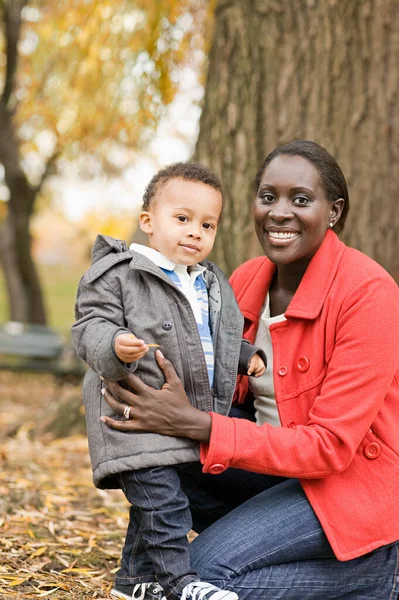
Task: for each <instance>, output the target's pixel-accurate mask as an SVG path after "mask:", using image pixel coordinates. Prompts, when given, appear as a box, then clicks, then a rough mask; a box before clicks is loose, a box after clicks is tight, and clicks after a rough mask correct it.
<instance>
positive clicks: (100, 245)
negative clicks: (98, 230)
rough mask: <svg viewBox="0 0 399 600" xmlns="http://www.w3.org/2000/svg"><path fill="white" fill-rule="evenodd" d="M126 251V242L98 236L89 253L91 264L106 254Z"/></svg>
mask: <svg viewBox="0 0 399 600" xmlns="http://www.w3.org/2000/svg"><path fill="white" fill-rule="evenodd" d="M127 249H128V248H127V245H126V242H124V241H122V240H116V239H115V238H112V237H110V236H108V235H98V236H97V237H96V239H95V242H94V245H93V248H92V251H91V264H92V265H94V264H95V263H96V262H97V261H99V260H100V259H101V258H104V256H107V255H108V254H111V253H112V254H116V253H118V252H125V251H126V250H127Z"/></svg>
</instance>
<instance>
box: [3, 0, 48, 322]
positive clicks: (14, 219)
mask: <svg viewBox="0 0 399 600" xmlns="http://www.w3.org/2000/svg"><path fill="white" fill-rule="evenodd" d="M25 4H26V0H13V1H10V0H8V1H6V2H4V4H3V16H4V22H5V34H6V56H7V67H6V79H5V84H4V90H3V94H2V97H1V100H0V162H1V163H2V164H3V166H4V173H5V182H6V184H7V187H8V189H9V192H10V199H9V202H8V215H7V219H6V220H5V222H3V223H2V224H1V226H0V250H1V265H2V267H3V270H4V273H5V281H6V287H7V292H8V297H9V312H10V315H9V316H10V319H11V320H15V321H23V322H29V323H41V324H45V323H46V311H45V307H44V301H43V295H42V291H41V287H40V282H39V277H38V274H37V271H36V268H35V264H34V261H33V258H32V253H31V234H30V227H29V224H30V218H31V216H32V212H33V206H34V201H35V198H36V194H37V189H35V188H33V187H32V186H31V185H30V184H29V182H28V180H27V177H26V175H25V174H24V172H23V171H22V169H21V167H20V159H19V147H18V142H17V138H16V133H15V128H14V123H13V104H14V103H15V99H14V97H13V93H14V85H15V74H16V69H17V59H18V50H17V48H18V40H19V35H20V28H21V13H22V8H23V6H24V5H25Z"/></svg>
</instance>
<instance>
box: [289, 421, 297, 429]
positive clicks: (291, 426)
mask: <svg viewBox="0 0 399 600" xmlns="http://www.w3.org/2000/svg"><path fill="white" fill-rule="evenodd" d="M287 427H289V428H290V429H295V427H296V423H295V421H290V422H289V423H287Z"/></svg>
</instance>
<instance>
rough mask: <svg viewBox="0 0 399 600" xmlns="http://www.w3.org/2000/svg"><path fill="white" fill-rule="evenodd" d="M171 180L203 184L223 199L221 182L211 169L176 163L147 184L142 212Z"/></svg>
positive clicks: (198, 164)
mask: <svg viewBox="0 0 399 600" xmlns="http://www.w3.org/2000/svg"><path fill="white" fill-rule="evenodd" d="M171 179H184V180H186V181H198V182H200V183H205V184H206V185H210V186H211V187H213V188H214V189H215V190H217V191H218V192H220V194H221V196H222V199H223V186H222V182H221V181H220V179H219V177H218V176H217V175H216V174H215V173H214V172H213V171H211V169H209V168H208V167H206V166H205V165H201V164H200V163H194V162H177V163H173V164H171V165H168V166H167V167H165V168H164V169H161V170H160V171H158V173H156V174H155V175H154V177H153V178H152V179H151V181H150V182H149V183H148V185H147V187H146V188H145V191H144V195H143V207H142V210H148V209H149V208H150V204H151V200H152V198H153V197H154V196H155V195H156V193H157V192H158V191H159V189H160V187H162V186H163V185H165V183H167V182H168V181H170V180H171Z"/></svg>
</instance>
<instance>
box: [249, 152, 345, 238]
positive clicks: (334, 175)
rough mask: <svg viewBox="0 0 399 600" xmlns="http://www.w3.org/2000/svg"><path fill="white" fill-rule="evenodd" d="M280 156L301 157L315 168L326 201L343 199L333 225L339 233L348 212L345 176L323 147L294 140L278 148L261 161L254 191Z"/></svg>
mask: <svg viewBox="0 0 399 600" xmlns="http://www.w3.org/2000/svg"><path fill="white" fill-rule="evenodd" d="M282 154H285V155H289V156H301V157H302V158H305V159H306V160H308V161H309V162H310V163H312V164H313V166H314V167H315V168H316V170H317V172H318V174H319V177H320V180H321V183H322V185H323V187H324V189H325V192H326V196H327V199H328V200H330V201H331V202H334V201H335V200H338V198H343V199H344V200H345V204H344V207H343V210H342V213H341V216H340V218H339V219H338V221H337V222H336V224H335V225H334V227H333V229H334V231H335V232H336V233H340V232H341V231H342V230H343V228H344V225H345V221H346V217H347V215H348V212H349V192H348V184H347V183H346V179H345V176H344V174H343V172H342V170H341V168H340V166H339V165H338V163H337V161H336V160H335V158H334V157H333V156H332V155H331V154H330V153H329V152H327V150H326V149H325V148H323V146H320V145H319V144H316V142H312V141H310V140H294V141H292V142H288V143H287V144H284V145H282V146H278V147H277V148H275V149H274V150H272V152H270V154H268V155H267V157H266V158H265V160H264V161H263V164H262V166H261V167H260V169H259V171H258V173H257V174H256V178H255V188H256V191H258V189H259V185H260V181H261V179H262V176H263V173H264V172H265V169H266V167H267V166H268V164H269V163H270V162H271V161H272V160H273V159H274V158H276V157H277V156H280V155H282Z"/></svg>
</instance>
